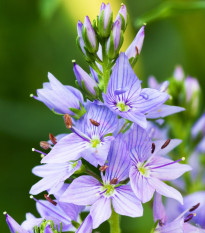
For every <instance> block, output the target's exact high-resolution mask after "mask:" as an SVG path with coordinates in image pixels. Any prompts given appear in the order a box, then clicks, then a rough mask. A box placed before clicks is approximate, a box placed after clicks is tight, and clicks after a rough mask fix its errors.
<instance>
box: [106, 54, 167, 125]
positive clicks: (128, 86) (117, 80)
mask: <svg viewBox="0 0 205 233" xmlns="http://www.w3.org/2000/svg"><path fill="white" fill-rule="evenodd" d="M168 98H169V95H168V94H167V93H164V92H160V91H158V90H155V89H150V88H144V89H141V81H140V80H139V79H138V78H137V76H136V75H135V73H134V71H133V69H132V67H131V65H130V63H129V60H128V58H127V57H126V55H125V54H124V53H121V54H120V56H119V58H118V59H117V61H116V64H115V67H114V68H113V72H112V74H111V77H110V80H109V83H108V87H107V94H104V95H103V99H104V102H105V104H106V105H107V106H108V107H109V108H110V109H111V110H112V111H113V112H115V113H117V114H118V115H120V116H121V117H123V118H126V119H128V120H130V121H132V122H134V123H136V124H139V125H140V126H141V127H143V128H146V127H147V121H146V114H147V113H149V112H150V111H152V110H153V109H155V108H157V107H160V106H161V105H162V104H163V103H164V102H165V101H166V100H167V99H168Z"/></svg>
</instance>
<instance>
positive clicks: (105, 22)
mask: <svg viewBox="0 0 205 233" xmlns="http://www.w3.org/2000/svg"><path fill="white" fill-rule="evenodd" d="M112 20H113V12H112V10H111V7H110V3H108V4H107V5H105V3H102V5H101V8H100V14H99V17H98V21H97V22H98V30H99V35H100V36H101V37H108V36H109V34H110V31H111V29H112Z"/></svg>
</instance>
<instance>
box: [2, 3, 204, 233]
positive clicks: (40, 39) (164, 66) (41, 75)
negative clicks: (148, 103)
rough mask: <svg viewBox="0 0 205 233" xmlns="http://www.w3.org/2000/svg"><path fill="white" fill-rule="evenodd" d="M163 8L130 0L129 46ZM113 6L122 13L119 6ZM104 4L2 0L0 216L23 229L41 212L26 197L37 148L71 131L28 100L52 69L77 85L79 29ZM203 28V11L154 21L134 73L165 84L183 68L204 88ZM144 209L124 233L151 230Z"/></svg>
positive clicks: (124, 221) (149, 215) (126, 225)
mask: <svg viewBox="0 0 205 233" xmlns="http://www.w3.org/2000/svg"><path fill="white" fill-rule="evenodd" d="M162 2H165V1H161V0H146V1H141V0H127V1H124V3H125V4H126V6H127V8H128V12H129V15H130V27H129V28H128V30H127V33H126V38H125V40H126V41H128V42H131V41H132V39H133V38H134V35H135V34H136V32H137V29H136V28H135V27H134V22H135V20H136V18H137V17H139V16H142V15H143V14H144V13H146V12H149V11H150V10H152V9H154V8H156V7H157V6H158V5H159V4H161V3H162ZM184 2H189V1H188V0H186V1H184ZM110 3H111V6H112V8H113V10H114V12H115V15H116V13H117V11H118V10H119V8H120V3H121V2H120V1H118V0H111V1H110ZM100 4H101V1H97V0H91V1H87V0H75V1H71V0H38V1H37V0H19V1H16V0H10V1H6V0H0V77H1V84H0V110H1V113H0V116H1V120H0V142H1V160H0V161H1V162H0V173H1V174H0V187H1V189H0V212H2V213H3V211H5V210H6V211H7V212H8V213H9V214H10V215H11V216H13V217H14V218H15V219H16V220H17V221H18V222H19V223H21V222H22V221H23V220H24V218H25V213H26V212H32V213H34V214H36V210H35V203H34V201H33V200H30V199H29V194H28V192H29V189H30V187H31V185H32V184H34V183H35V182H36V181H37V180H38V178H36V177H35V176H34V175H32V173H31V169H32V167H34V166H35V165H37V164H39V161H40V156H39V155H38V154H36V153H34V152H31V148H32V147H36V148H39V142H40V141H41V140H47V139H48V134H49V133H53V134H58V133H63V132H66V129H65V127H64V123H63V121H62V118H61V117H59V116H56V115H54V114H52V113H51V111H50V110H49V109H47V108H46V107H45V106H44V105H43V104H42V103H40V102H37V101H34V100H33V99H31V98H29V94H30V93H35V90H36V89H37V88H40V87H41V86H42V83H43V82H45V81H47V72H48V71H49V72H51V73H53V74H54V75H55V76H56V77H57V78H58V79H59V80H60V81H61V82H62V83H63V84H70V85H74V80H75V79H74V74H73V71H72V63H71V60H72V59H74V58H75V59H76V60H77V62H78V63H79V64H80V65H82V67H84V68H85V69H87V67H86V66H85V62H84V61H83V58H82V55H81V53H80V51H79V50H78V49H77V47H76V45H75V39H76V24H77V20H78V19H81V20H83V19H84V17H85V15H91V16H92V17H94V16H96V15H97V14H98V12H99V8H100ZM204 25H205V11H203V10H199V11H189V12H186V13H181V14H177V15H174V16H171V17H167V18H165V19H161V20H157V21H155V22H150V23H149V24H148V25H147V27H146V38H145V42H144V46H143V50H142V53H141V56H140V59H139V62H138V65H137V67H136V73H137V75H138V76H139V78H140V79H142V80H144V81H146V79H147V77H148V76H149V75H155V76H156V77H157V78H158V79H159V80H165V79H166V78H167V77H169V76H171V74H172V73H173V70H174V67H175V66H176V65H177V64H181V65H182V66H183V68H184V70H185V71H186V73H187V74H190V75H192V76H195V77H198V79H199V82H200V84H201V85H202V88H203V87H204V84H205V63H204V61H205V30H204ZM127 45H128V43H126V45H125V46H124V48H126V47H127ZM145 207H146V208H145V215H144V217H142V218H139V219H131V218H127V217H125V218H123V219H122V228H123V233H134V232H140V233H144V232H145V233H146V232H149V231H150V229H151V226H152V224H153V220H152V212H151V209H150V207H149V205H146V206H145ZM0 229H1V230H0V231H1V232H2V233H6V232H9V230H8V227H7V226H6V223H5V219H4V216H3V214H2V215H0ZM102 229H103V230H102ZM102 232H108V225H107V224H103V226H102V228H101V233H102Z"/></svg>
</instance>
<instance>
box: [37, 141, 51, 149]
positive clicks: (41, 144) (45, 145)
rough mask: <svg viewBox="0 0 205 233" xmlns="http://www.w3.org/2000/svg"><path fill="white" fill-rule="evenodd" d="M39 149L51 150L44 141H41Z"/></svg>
mask: <svg viewBox="0 0 205 233" xmlns="http://www.w3.org/2000/svg"><path fill="white" fill-rule="evenodd" d="M40 147H41V148H43V149H44V150H48V149H49V148H51V145H50V144H49V143H48V142H46V141H41V142H40Z"/></svg>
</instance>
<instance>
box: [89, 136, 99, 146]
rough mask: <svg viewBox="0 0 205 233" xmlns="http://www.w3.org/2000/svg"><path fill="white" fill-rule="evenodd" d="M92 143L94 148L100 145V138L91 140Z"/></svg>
mask: <svg viewBox="0 0 205 233" xmlns="http://www.w3.org/2000/svg"><path fill="white" fill-rule="evenodd" d="M90 143H91V145H92V147H93V148H96V147H97V146H98V145H100V143H101V141H100V139H99V138H93V139H91V140H90Z"/></svg>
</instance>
